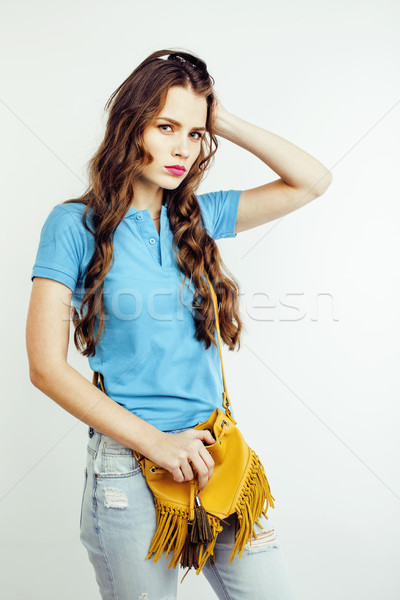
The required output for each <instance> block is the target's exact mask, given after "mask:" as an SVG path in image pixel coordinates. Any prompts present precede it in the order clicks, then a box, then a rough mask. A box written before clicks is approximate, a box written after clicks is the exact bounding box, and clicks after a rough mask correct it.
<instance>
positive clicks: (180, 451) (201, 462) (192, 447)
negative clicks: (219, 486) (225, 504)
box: [147, 429, 215, 491]
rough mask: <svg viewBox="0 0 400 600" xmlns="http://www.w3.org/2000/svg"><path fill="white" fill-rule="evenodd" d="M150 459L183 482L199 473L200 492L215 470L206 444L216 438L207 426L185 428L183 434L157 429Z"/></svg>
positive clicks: (175, 478)
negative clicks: (205, 427)
mask: <svg viewBox="0 0 400 600" xmlns="http://www.w3.org/2000/svg"><path fill="white" fill-rule="evenodd" d="M158 433H159V434H160V435H157V438H156V440H154V441H155V443H154V445H152V450H151V452H149V453H148V454H147V456H148V458H149V459H150V460H151V461H152V462H154V463H156V464H157V465H158V466H160V467H162V468H163V469H166V470H167V471H168V472H169V473H171V475H172V477H173V479H174V481H177V482H178V483H182V482H184V481H191V480H192V479H194V477H195V473H194V472H193V470H194V471H196V474H197V476H198V485H199V491H201V490H202V489H203V488H204V487H205V486H206V484H207V482H208V481H209V479H210V478H211V476H212V474H213V472H214V460H213V458H212V456H211V454H210V453H209V451H208V450H207V448H206V447H205V446H204V444H203V441H204V442H205V443H206V444H214V442H215V439H214V438H213V436H212V434H211V433H210V431H208V429H204V430H199V429H186V431H181V432H180V433H166V432H164V431H159V432H158Z"/></svg>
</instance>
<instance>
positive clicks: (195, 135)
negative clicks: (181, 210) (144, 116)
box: [140, 86, 207, 191]
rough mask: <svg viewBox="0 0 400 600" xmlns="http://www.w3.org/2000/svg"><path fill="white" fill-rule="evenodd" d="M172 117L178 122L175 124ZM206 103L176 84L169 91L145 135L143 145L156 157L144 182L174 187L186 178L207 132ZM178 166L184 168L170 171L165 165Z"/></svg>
mask: <svg viewBox="0 0 400 600" xmlns="http://www.w3.org/2000/svg"><path fill="white" fill-rule="evenodd" d="M169 119H172V120H174V121H176V122H175V123H172V122H171V121H170V120H169ZM206 119H207V102H206V99H205V98H204V96H199V95H198V94H196V93H195V92H193V90H192V89H191V88H185V87H182V86H173V87H171V88H170V89H169V90H168V94H167V100H166V103H165V106H164V108H163V109H162V110H161V111H160V112H159V113H158V115H157V117H156V118H155V120H154V121H153V122H151V123H149V124H148V125H147V126H146V128H145V130H144V134H143V139H144V144H145V146H146V148H147V150H148V151H149V152H150V154H151V156H152V157H153V161H152V163H151V164H150V165H148V166H147V167H145V168H144V169H143V171H142V174H141V178H140V179H141V182H142V183H146V184H148V185H150V186H152V187H154V189H155V191H157V190H158V189H159V188H166V189H169V190H173V189H175V188H177V187H178V186H179V185H180V183H181V182H182V181H183V179H184V178H185V177H187V175H188V173H189V171H190V169H191V167H192V165H193V163H194V162H195V161H196V159H197V157H198V155H199V153H200V150H201V138H202V137H204V134H205V131H206ZM174 165H179V166H183V167H185V169H186V170H185V171H184V170H182V171H179V172H178V174H174V173H171V172H170V171H168V169H166V167H171V166H174Z"/></svg>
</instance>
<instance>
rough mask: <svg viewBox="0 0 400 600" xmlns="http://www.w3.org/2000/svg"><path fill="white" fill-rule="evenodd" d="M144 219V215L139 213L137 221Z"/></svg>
mask: <svg viewBox="0 0 400 600" xmlns="http://www.w3.org/2000/svg"><path fill="white" fill-rule="evenodd" d="M142 218H143V215H141V214H140V213H139V214H138V215H136V219H137V220H138V221H140V220H141V219H142Z"/></svg>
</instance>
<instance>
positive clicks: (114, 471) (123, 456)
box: [93, 436, 141, 479]
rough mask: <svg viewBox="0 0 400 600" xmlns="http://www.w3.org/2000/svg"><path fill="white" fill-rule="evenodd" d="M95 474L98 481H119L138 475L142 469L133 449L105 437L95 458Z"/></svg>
mask: <svg viewBox="0 0 400 600" xmlns="http://www.w3.org/2000/svg"><path fill="white" fill-rule="evenodd" d="M104 438H105V439H104ZM93 472H94V475H95V477H96V478H98V479H117V478H121V477H132V476H133V475H137V474H139V473H140V472H141V468H140V465H139V463H138V461H137V460H136V457H135V455H134V454H133V450H132V449H131V448H126V447H125V446H122V445H121V444H118V443H117V442H115V441H114V440H111V439H110V438H107V437H106V436H103V437H102V439H101V440H100V444H99V447H98V450H97V452H96V453H95V454H94V456H93Z"/></svg>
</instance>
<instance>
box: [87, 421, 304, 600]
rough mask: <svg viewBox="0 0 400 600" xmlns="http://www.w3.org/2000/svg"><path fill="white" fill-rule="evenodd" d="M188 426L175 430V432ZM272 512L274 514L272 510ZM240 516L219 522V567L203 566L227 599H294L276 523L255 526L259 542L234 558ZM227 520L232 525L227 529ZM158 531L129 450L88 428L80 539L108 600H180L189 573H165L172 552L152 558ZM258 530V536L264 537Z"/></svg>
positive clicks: (148, 494) (148, 493) (147, 491)
mask: <svg viewBox="0 0 400 600" xmlns="http://www.w3.org/2000/svg"><path fill="white" fill-rule="evenodd" d="M185 429H190V427H185V428H184V429H179V430H174V431H170V432H168V433H178V431H184V430H185ZM268 513H270V509H268ZM235 519H236V515H235V514H234V515H231V516H230V517H228V519H226V522H227V523H223V522H222V521H221V525H223V530H222V531H221V532H220V534H219V535H218V538H217V542H216V545H215V559H216V560H215V562H212V561H211V565H209V562H207V564H206V565H205V566H204V567H203V570H202V572H201V574H204V576H205V577H206V578H207V580H208V582H209V583H210V585H211V587H212V589H213V590H214V592H215V594H216V595H217V597H218V598H220V599H223V600H297V596H296V594H295V591H294V588H293V583H292V581H291V578H290V575H289V572H288V568H287V564H286V561H285V557H284V554H283V551H282V548H281V546H280V542H279V540H278V539H277V537H278V534H277V531H276V529H275V528H274V525H273V521H272V519H271V517H270V516H269V514H268V519H265V517H262V518H261V519H260V523H261V524H262V526H263V529H260V528H259V527H258V526H257V525H255V531H256V533H257V540H252V541H251V545H250V543H247V545H246V547H245V549H244V551H243V554H242V557H241V558H239V557H238V555H236V556H235V558H234V560H233V562H232V563H231V564H229V555H230V553H231V550H232V548H233V544H234V539H235ZM228 523H229V524H228ZM155 530H156V513H155V507H154V502H153V495H152V493H151V490H150V488H149V487H148V485H147V482H146V479H145V477H144V476H143V475H142V472H141V469H140V465H139V463H138V462H137V460H136V458H135V456H134V455H133V452H132V450H131V449H130V448H126V447H125V446H122V445H121V444H119V443H118V442H117V441H115V440H113V439H111V438H110V437H108V436H106V435H104V434H103V433H100V432H99V431H96V430H95V429H93V428H92V427H90V428H89V441H88V446H87V464H86V468H85V472H84V489H83V494H82V504H81V515H80V540H81V542H82V544H83V545H84V546H85V548H86V549H87V552H88V555H89V560H90V562H91V563H92V565H93V567H94V572H95V576H96V580H97V583H98V586H99V590H100V594H101V598H102V599H103V600H175V599H176V598H177V588H178V577H179V576H180V579H182V576H183V574H184V569H182V568H181V567H177V568H176V569H173V568H168V564H169V560H170V557H171V555H168V557H167V559H166V560H164V557H165V552H164V553H163V554H162V555H161V557H160V558H159V560H158V562H157V563H155V562H154V561H153V559H152V558H151V559H147V558H146V556H147V554H148V549H149V547H150V543H151V540H152V538H153V535H154V532H155ZM259 532H260V534H259Z"/></svg>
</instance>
